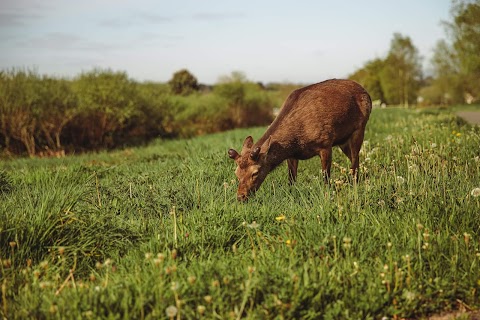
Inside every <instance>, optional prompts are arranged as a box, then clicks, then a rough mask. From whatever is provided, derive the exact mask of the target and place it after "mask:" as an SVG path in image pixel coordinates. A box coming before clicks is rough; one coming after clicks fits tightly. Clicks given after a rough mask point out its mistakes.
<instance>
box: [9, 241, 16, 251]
mask: <svg viewBox="0 0 480 320" xmlns="http://www.w3.org/2000/svg"><path fill="white" fill-rule="evenodd" d="M16 246H17V243H16V242H15V241H10V248H12V249H13V248H15V247H16Z"/></svg>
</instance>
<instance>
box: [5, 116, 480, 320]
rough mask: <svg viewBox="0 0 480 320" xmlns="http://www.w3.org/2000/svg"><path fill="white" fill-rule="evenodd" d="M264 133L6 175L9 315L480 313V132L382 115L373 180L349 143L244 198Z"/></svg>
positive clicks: (59, 162)
mask: <svg viewBox="0 0 480 320" xmlns="http://www.w3.org/2000/svg"><path fill="white" fill-rule="evenodd" d="M264 130H265V128H255V129H249V130H235V131H231V132H226V133H222V134H215V135H209V136H204V137H199V138H195V139H191V140H178V141H157V142H156V143H154V144H151V145H149V146H147V147H142V148H133V149H126V150H122V151H115V152H110V153H98V154H85V155H78V156H69V157H66V158H62V159H17V160H11V161H3V162H1V164H0V246H1V247H0V250H1V251H0V252H1V253H0V254H1V257H0V258H1V263H0V272H1V274H0V282H1V287H2V290H1V291H2V295H1V301H2V303H1V306H0V313H1V314H2V317H3V318H8V319H15V318H35V319H47V318H48V319H56V318H58V319H65V318H75V319H89V318H91V319H98V318H108V319H128V318H135V319H144V318H145V319H188V318H189V319H193V318H205V319H216V318H218V319H230V318H232V319H240V318H248V319H273V318H275V319H282V318H285V319H381V318H382V317H387V318H389V319H390V318H395V319H400V318H420V317H425V316H427V315H429V314H432V313H439V312H442V311H448V310H454V309H459V308H460V309H462V308H463V309H467V310H468V309H478V308H479V307H480V298H479V291H480V195H479V193H480V129H479V128H478V127H476V128H475V127H471V126H469V125H466V124H464V122H462V121H461V120H459V119H457V118H456V116H455V115H454V114H453V113H452V111H449V110H436V109H425V110H405V109H375V110H374V111H373V113H372V115H371V118H370V122H369V124H368V126H367V132H366V138H365V139H366V141H365V143H364V146H363V150H362V154H361V168H360V176H361V178H360V181H359V183H358V184H352V183H350V182H349V177H348V170H347V169H346V168H348V165H349V164H348V160H347V158H346V157H345V156H344V155H343V154H341V152H340V150H337V149H335V152H334V155H333V161H334V162H335V163H334V165H333V167H332V180H331V184H330V185H325V184H324V182H323V179H322V178H321V170H320V160H319V158H318V157H317V158H314V159H311V160H308V161H303V162H300V165H299V173H298V182H297V184H296V185H295V186H293V187H290V186H289V185H288V179H287V169H286V165H282V166H281V167H280V168H279V169H277V170H276V171H274V172H273V173H272V174H271V175H269V176H268V177H267V179H266V181H265V182H264V184H263V185H262V187H261V188H260V190H259V191H258V192H257V194H256V196H255V197H254V198H252V199H251V200H250V201H248V202H247V203H245V204H241V203H237V201H236V200H235V199H236V182H235V180H234V179H235V175H234V162H233V161H231V160H230V159H229V158H228V156H227V154H226V152H227V150H228V148H230V147H235V148H237V149H238V148H240V147H241V144H242V142H243V140H244V138H245V137H246V136H247V135H249V134H252V135H253V136H254V138H255V140H256V139H258V138H259V137H260V136H261V134H262V133H263V132H264Z"/></svg>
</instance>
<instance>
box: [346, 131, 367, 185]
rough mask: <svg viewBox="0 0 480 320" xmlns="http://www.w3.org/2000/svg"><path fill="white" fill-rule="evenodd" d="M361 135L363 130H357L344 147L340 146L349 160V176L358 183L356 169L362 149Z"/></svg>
mask: <svg viewBox="0 0 480 320" xmlns="http://www.w3.org/2000/svg"><path fill="white" fill-rule="evenodd" d="M363 135H364V130H363V129H359V130H357V131H354V132H353V133H352V135H351V136H350V139H348V142H347V143H346V144H345V147H344V146H341V149H342V151H343V152H344V153H345V154H346V155H347V157H348V158H349V159H350V161H351V163H352V166H351V174H352V176H353V177H354V178H355V180H357V181H358V167H359V154H360V148H361V147H362V143H363Z"/></svg>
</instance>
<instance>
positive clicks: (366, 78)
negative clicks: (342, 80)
mask: <svg viewBox="0 0 480 320" xmlns="http://www.w3.org/2000/svg"><path fill="white" fill-rule="evenodd" d="M384 65H385V61H384V60H382V59H378V58H377V59H374V60H371V61H368V62H367V63H365V66H364V67H363V68H361V69H359V70H357V71H355V73H353V74H352V75H350V76H349V78H350V79H352V80H355V81H357V82H358V83H360V84H361V85H362V86H363V87H364V88H365V89H366V90H367V91H368V93H369V94H370V97H371V98H372V100H374V101H375V100H378V101H381V102H385V95H384V93H383V90H382V84H381V82H380V72H381V71H382V69H383V67H384Z"/></svg>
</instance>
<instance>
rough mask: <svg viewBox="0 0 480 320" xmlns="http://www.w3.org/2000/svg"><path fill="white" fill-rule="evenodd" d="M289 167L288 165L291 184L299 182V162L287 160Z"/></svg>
mask: <svg viewBox="0 0 480 320" xmlns="http://www.w3.org/2000/svg"><path fill="white" fill-rule="evenodd" d="M287 165H288V181H289V182H290V184H293V183H294V182H295V181H296V180H297V169H298V160H297V159H287Z"/></svg>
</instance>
